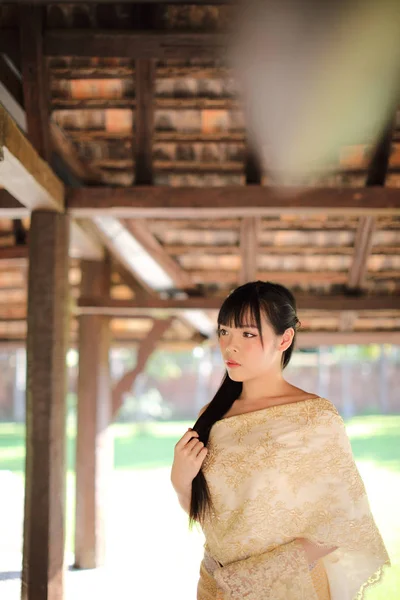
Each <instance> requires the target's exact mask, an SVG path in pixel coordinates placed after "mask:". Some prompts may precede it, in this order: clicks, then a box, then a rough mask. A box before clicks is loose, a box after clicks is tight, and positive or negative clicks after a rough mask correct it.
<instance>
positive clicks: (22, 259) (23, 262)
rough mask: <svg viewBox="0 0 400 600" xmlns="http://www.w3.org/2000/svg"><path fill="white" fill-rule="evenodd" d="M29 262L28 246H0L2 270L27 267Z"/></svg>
mask: <svg viewBox="0 0 400 600" xmlns="http://www.w3.org/2000/svg"><path fill="white" fill-rule="evenodd" d="M27 260H28V247H27V246H22V245H21V246H0V263H1V268H2V269H8V268H11V269H12V268H15V267H25V266H27V264H28V263H27Z"/></svg>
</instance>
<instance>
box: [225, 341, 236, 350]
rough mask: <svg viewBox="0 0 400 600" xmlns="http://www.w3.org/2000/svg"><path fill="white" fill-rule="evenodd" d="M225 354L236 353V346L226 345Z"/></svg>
mask: <svg viewBox="0 0 400 600" xmlns="http://www.w3.org/2000/svg"><path fill="white" fill-rule="evenodd" d="M226 351H227V352H237V351H238V349H237V346H236V345H235V344H232V343H231V344H228V346H227V348H226Z"/></svg>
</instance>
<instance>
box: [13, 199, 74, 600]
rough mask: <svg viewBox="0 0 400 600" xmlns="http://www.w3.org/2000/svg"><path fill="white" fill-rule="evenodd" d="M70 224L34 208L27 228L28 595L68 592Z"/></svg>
mask: <svg viewBox="0 0 400 600" xmlns="http://www.w3.org/2000/svg"><path fill="white" fill-rule="evenodd" d="M68 223H69V218H68V217H67V216H66V215H65V214H60V213H56V212H52V211H45V210H40V211H36V212H33V214H32V220H31V228H30V234H29V255H30V261H29V283H28V333H27V396H26V481H25V522H24V557H23V573H22V600H62V598H63V589H64V586H63V572H64V515H65V511H64V497H65V411H66V405H65V387H66V386H65V380H66V350H67V336H68V304H69V303H68V241H69V240H68V237H69V225H68Z"/></svg>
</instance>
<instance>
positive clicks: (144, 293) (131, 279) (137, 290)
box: [114, 262, 156, 303]
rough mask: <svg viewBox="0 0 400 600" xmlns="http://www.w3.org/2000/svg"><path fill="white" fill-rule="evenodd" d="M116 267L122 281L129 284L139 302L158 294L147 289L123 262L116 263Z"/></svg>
mask: <svg viewBox="0 0 400 600" xmlns="http://www.w3.org/2000/svg"><path fill="white" fill-rule="evenodd" d="M114 269H115V270H116V271H117V273H118V275H119V276H120V278H121V280H122V282H123V283H124V284H125V285H127V286H128V287H129V288H130V289H131V290H132V292H133V293H134V295H135V298H136V299H137V301H138V302H143V303H144V302H145V301H146V299H147V298H149V297H151V296H156V294H155V293H154V292H151V293H150V292H149V290H147V289H145V288H144V287H143V286H142V285H141V283H140V281H139V280H138V279H137V278H136V277H135V276H134V275H133V273H132V272H131V271H128V269H126V268H125V267H124V266H123V265H121V263H117V262H116V263H115V265H114Z"/></svg>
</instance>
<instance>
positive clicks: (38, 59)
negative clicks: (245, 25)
mask: <svg viewBox="0 0 400 600" xmlns="http://www.w3.org/2000/svg"><path fill="white" fill-rule="evenodd" d="M43 27H44V8H43V7H42V6H33V5H25V6H21V7H20V41H21V69H22V86H23V91H24V106H25V111H26V117H27V125H28V137H29V140H30V141H31V142H32V145H33V146H34V148H35V149H36V151H37V152H38V154H39V155H40V156H41V157H42V158H44V159H45V160H46V161H49V160H50V158H51V145H50V125H49V117H50V115H49V108H48V107H49V90H48V74H47V59H46V58H45V56H44V54H43V35H44V32H43Z"/></svg>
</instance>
